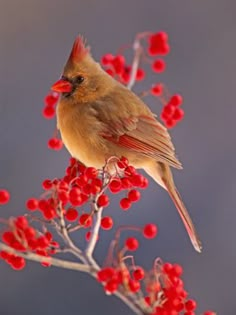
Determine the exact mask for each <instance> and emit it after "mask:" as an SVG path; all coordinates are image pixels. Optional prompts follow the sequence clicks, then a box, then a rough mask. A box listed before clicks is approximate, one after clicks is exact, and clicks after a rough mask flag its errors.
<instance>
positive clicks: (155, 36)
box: [149, 31, 168, 43]
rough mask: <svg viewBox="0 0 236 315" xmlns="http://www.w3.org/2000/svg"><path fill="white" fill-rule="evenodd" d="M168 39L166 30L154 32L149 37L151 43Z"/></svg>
mask: <svg viewBox="0 0 236 315" xmlns="http://www.w3.org/2000/svg"><path fill="white" fill-rule="evenodd" d="M167 41H168V34H167V33H166V32H164V31H161V32H158V33H154V34H152V35H151V36H150V37H149V42H150V43H162V42H167Z"/></svg>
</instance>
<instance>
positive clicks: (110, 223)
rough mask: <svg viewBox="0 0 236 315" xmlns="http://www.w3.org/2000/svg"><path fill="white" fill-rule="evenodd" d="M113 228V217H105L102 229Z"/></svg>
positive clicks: (102, 221)
mask: <svg viewBox="0 0 236 315" xmlns="http://www.w3.org/2000/svg"><path fill="white" fill-rule="evenodd" d="M112 227H113V220H112V218H111V217H108V216H107V217H103V218H102V220H101V228H103V229H104V230H110V229H111V228H112Z"/></svg>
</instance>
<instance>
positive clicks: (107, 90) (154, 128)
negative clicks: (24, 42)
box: [51, 35, 202, 252]
mask: <svg viewBox="0 0 236 315" xmlns="http://www.w3.org/2000/svg"><path fill="white" fill-rule="evenodd" d="M51 90H53V91H56V92H59V93H60V98H59V101H58V104H57V108H56V117H57V128H58V129H59V132H60V134H61V138H62V141H63V143H64V145H65V147H66V148H67V150H68V151H69V153H70V154H71V156H72V157H74V158H76V159H77V160H79V161H80V162H81V163H83V164H84V165H85V166H87V167H89V166H92V167H95V168H98V169H101V168H102V167H103V166H104V164H105V161H106V160H107V159H108V158H109V157H111V156H116V157H118V158H120V157H122V156H123V157H126V158H127V159H128V161H129V163H130V165H132V166H134V167H135V168H137V169H143V170H144V171H145V172H146V173H147V174H148V175H149V176H150V177H152V178H153V179H154V181H155V182H156V183H157V184H159V185H160V186H161V187H163V188H164V189H165V190H166V191H167V192H168V193H169V196H170V197H171V199H172V201H173V203H174V205H175V207H176V208H177V210H178V213H179V215H180V217H181V219H182V221H183V224H184V226H185V228H186V230H187V233H188V235H189V238H190V240H191V242H192V245H193V247H194V248H195V250H196V251H198V252H201V250H202V245H201V241H200V240H199V237H198V235H197V232H196V229H195V227H194V224H193V222H192V220H191V218H190V215H189V214H188V211H187V209H186V207H185V205H184V203H183V201H182V198H181V196H180V194H179V192H178V190H177V188H176V186H175V183H174V179H173V175H172V171H171V167H173V168H176V169H182V164H181V162H180V161H179V160H178V158H177V157H176V155H175V148H174V145H173V143H172V140H171V137H170V134H169V132H168V130H167V129H166V127H165V126H164V125H162V124H161V123H160V122H159V121H158V120H157V116H156V115H155V114H154V113H152V111H151V110H150V109H149V107H148V106H147V105H146V104H145V103H144V102H143V100H141V99H140V98H139V97H138V96H137V95H136V94H135V93H134V92H132V91H131V90H130V89H128V88H127V87H126V86H125V85H123V84H122V83H120V82H118V81H117V80H115V79H114V78H112V77H111V76H110V75H109V74H108V73H106V72H105V71H104V70H103V69H102V67H101V65H100V64H99V63H98V62H96V61H95V60H94V58H93V57H92V55H91V52H90V47H88V46H87V45H86V42H85V40H84V38H83V37H82V36H81V35H79V36H78V37H77V38H76V39H75V41H74V44H73V47H72V50H71V52H70V55H69V58H68V60H67V62H66V64H65V66H64V69H63V72H62V76H61V77H60V79H59V80H58V81H56V82H55V83H54V84H53V85H52V86H51Z"/></svg>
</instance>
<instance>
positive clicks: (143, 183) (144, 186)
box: [139, 177, 148, 189]
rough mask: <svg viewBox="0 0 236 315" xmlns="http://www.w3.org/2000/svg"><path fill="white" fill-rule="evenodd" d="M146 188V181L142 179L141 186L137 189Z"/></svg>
mask: <svg viewBox="0 0 236 315" xmlns="http://www.w3.org/2000/svg"><path fill="white" fill-rule="evenodd" d="M147 187H148V179H147V178H146V177H143V178H142V183H141V185H140V186H139V188H142V189H145V188H147Z"/></svg>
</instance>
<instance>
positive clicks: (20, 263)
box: [10, 256, 26, 270]
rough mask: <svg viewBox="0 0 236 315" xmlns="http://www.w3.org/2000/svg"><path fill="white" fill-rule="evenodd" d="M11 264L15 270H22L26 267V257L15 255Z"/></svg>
mask: <svg viewBox="0 0 236 315" xmlns="http://www.w3.org/2000/svg"><path fill="white" fill-rule="evenodd" d="M10 263H11V266H12V268H13V269H15V270H21V269H23V268H24V267H25V265H26V263H25V259H24V258H22V257H18V256H14V257H13V259H11V262H10Z"/></svg>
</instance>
